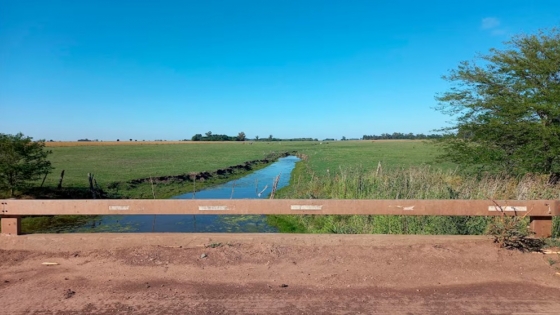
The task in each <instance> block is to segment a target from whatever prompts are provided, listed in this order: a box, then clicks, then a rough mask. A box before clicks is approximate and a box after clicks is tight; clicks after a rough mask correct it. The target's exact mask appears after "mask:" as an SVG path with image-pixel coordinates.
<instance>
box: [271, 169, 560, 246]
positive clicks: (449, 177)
mask: <svg viewBox="0 0 560 315" xmlns="http://www.w3.org/2000/svg"><path fill="white" fill-rule="evenodd" d="M301 163H305V162H301ZM547 179H548V177H547V176H539V175H526V176H524V177H520V178H516V177H508V176H505V175H483V176H479V177H476V176H468V175H464V174H461V173H460V172H459V171H458V170H442V169H439V168H434V167H430V166H421V167H408V168H393V169H389V170H382V169H381V168H378V169H377V170H371V169H370V170H366V169H363V168H360V167H354V168H344V167H340V168H339V169H338V170H336V172H331V171H328V172H325V173H324V174H320V175H319V174H316V173H314V172H313V171H312V170H311V169H310V168H309V167H308V166H306V165H305V164H304V165H303V166H300V168H299V170H296V174H294V177H293V178H292V183H291V185H292V187H291V189H289V190H287V191H285V192H282V194H281V196H282V198H294V199H308V198H313V199H315V198H317V199H496V200H499V199H511V200H532V199H559V198H560V185H550V184H548V183H547ZM492 220H494V218H493V217H464V216H397V215H380V216H358V215H333V216H315V215H307V216H290V217H283V218H281V217H275V218H272V222H273V223H275V224H277V225H278V226H279V227H280V228H281V229H282V230H284V231H291V232H311V233H383V234H461V235H471V234H483V233H485V231H486V228H487V226H488V224H489V223H490V222H491V221H492ZM558 234H560V233H559V231H558V220H555V236H558Z"/></svg>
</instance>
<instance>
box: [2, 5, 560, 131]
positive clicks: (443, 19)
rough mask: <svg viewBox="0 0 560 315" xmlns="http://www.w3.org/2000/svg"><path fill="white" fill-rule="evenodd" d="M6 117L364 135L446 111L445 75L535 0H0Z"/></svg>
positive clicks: (538, 20)
mask: <svg viewBox="0 0 560 315" xmlns="http://www.w3.org/2000/svg"><path fill="white" fill-rule="evenodd" d="M0 8H1V9H0V133H11V134H13V133H17V132H20V131H21V132H23V133H24V134H26V135H29V136H32V137H34V138H36V139H47V140H49V139H54V140H77V139H81V138H89V139H100V140H116V139H117V138H119V139H129V138H133V139H138V140H140V139H145V140H151V139H168V140H178V139H184V138H189V139H190V137H191V136H192V135H194V134H195V133H205V132H207V131H212V132H213V133H215V134H229V135H237V133H238V132H240V131H244V132H245V133H246V134H247V136H248V137H250V138H252V137H254V136H257V135H258V136H260V137H268V136H269V135H273V136H274V137H278V138H291V137H312V138H319V139H323V138H341V137H342V136H346V137H347V138H358V137H361V136H362V135H364V134H368V135H369V134H381V133H385V132H388V133H392V132H406V133H408V132H413V133H429V132H430V131H432V130H433V129H437V128H440V127H443V126H445V125H446V121H448V120H449V118H448V117H446V116H443V115H441V114H440V113H438V112H436V111H435V110H434V109H433V108H434V106H436V105H437V102H436V101H435V99H434V96H435V95H436V94H437V93H441V92H443V91H445V90H446V88H447V86H448V85H447V83H446V82H445V81H443V80H442V79H441V76H442V75H444V74H446V73H447V71H448V70H449V69H453V68H455V67H456V66H457V65H458V63H459V62H460V61H462V60H471V59H473V58H474V57H475V56H476V54H477V53H486V52H487V51H488V49H489V48H491V47H496V48H500V47H503V45H502V43H503V42H504V41H506V40H507V39H509V38H510V37H511V36H513V35H515V34H519V33H533V32H535V31H536V30H538V29H540V28H550V27H554V26H560V2H558V0H539V1H527V0H525V1H516V0H508V1H491V0H485V1H478V0H470V1H453V0H446V1H402V0H390V1H389V0H387V1H385V0H378V1H373V0H371V1H350V0H348V1H289V0H283V1H264V0H259V1H242V0H240V1H212V0H209V1H163V0H162V1H104V0H96V1H56V0H53V1H24V0H14V1H5V0H0Z"/></svg>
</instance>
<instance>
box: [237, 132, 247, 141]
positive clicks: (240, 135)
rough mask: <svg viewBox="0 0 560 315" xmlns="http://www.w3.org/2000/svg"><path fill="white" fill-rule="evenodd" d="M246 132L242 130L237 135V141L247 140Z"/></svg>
mask: <svg viewBox="0 0 560 315" xmlns="http://www.w3.org/2000/svg"><path fill="white" fill-rule="evenodd" d="M245 138H246V137H245V133H244V132H243V131H241V132H240V133H239V134H238V135H237V141H245Z"/></svg>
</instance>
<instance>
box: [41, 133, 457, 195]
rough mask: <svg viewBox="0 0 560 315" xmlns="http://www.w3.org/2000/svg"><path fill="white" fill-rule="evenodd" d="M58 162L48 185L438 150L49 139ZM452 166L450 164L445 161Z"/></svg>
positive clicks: (414, 160)
mask: <svg viewBox="0 0 560 315" xmlns="http://www.w3.org/2000/svg"><path fill="white" fill-rule="evenodd" d="M47 146H48V149H49V150H52V152H53V153H52V154H51V155H49V160H50V161H51V162H52V165H53V166H54V167H55V170H54V171H53V173H51V174H50V175H49V176H48V177H47V179H46V181H45V186H50V187H55V186H56V185H57V183H58V179H59V174H60V172H61V171H62V170H65V175H64V181H63V186H65V187H85V186H87V174H88V173H93V174H94V175H95V177H96V179H97V181H98V183H99V184H100V185H101V186H103V185H107V184H109V183H111V182H124V181H129V180H133V179H138V178H146V177H150V176H153V177H156V176H168V175H178V174H185V173H191V172H202V171H213V170H216V169H220V168H225V167H228V166H232V165H237V164H241V163H243V162H245V161H250V160H256V159H263V158H265V157H266V156H268V155H269V154H273V153H278V152H289V151H297V152H298V153H300V154H305V155H306V156H308V163H309V166H310V167H311V168H312V170H313V171H314V172H316V173H325V172H326V170H327V169H329V170H331V171H332V170H337V169H340V168H343V167H354V166H361V167H363V168H365V169H372V168H376V167H377V164H378V162H381V163H382V165H383V167H388V168H393V167H409V166H414V165H430V164H434V163H435V162H434V159H435V156H436V154H437V149H436V148H435V147H433V146H432V145H429V144H427V143H425V142H423V141H375V142H372V141H334V142H290V141H282V142H262V141H260V142H253V144H250V142H245V143H243V142H219V143H216V142H127V141H120V142H49V143H47ZM444 166H446V167H449V166H450V165H444Z"/></svg>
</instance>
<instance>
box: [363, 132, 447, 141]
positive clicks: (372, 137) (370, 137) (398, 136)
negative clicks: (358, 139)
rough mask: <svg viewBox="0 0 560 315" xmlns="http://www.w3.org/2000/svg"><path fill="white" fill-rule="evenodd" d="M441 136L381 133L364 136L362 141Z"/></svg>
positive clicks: (418, 138) (419, 138) (438, 136)
mask: <svg viewBox="0 0 560 315" xmlns="http://www.w3.org/2000/svg"><path fill="white" fill-rule="evenodd" d="M442 137H443V136H442V135H440V134H429V135H425V134H423V133H417V134H413V133H412V132H410V133H402V132H393V133H392V134H390V133H382V134H381V135H364V136H363V137H362V140H397V139H398V140H404V139H406V140H423V139H440V138H442Z"/></svg>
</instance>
